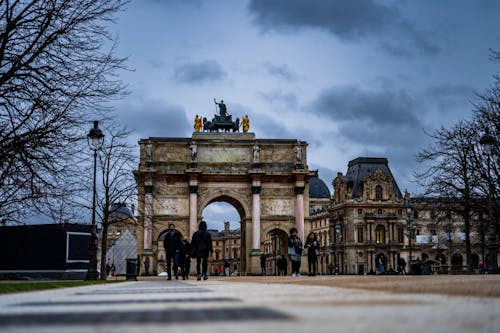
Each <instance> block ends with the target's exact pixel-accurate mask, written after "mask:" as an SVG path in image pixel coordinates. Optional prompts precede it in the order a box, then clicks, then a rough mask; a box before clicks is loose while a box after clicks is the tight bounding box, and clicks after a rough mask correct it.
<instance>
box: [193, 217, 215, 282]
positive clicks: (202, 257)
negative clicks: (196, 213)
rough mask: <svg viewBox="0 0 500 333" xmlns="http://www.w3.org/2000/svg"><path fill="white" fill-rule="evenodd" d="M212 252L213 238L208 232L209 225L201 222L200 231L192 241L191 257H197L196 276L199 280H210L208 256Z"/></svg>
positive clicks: (194, 235)
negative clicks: (208, 275)
mask: <svg viewBox="0 0 500 333" xmlns="http://www.w3.org/2000/svg"><path fill="white" fill-rule="evenodd" d="M212 252H213V248H212V236H211V235H210V233H209V232H208V231H207V223H206V222H205V221H201V222H200V224H199V226H198V231H196V232H195V233H194V234H193V238H192V239H191V256H192V257H196V274H197V275H198V280H201V278H203V280H206V279H208V277H207V267H208V262H207V261H208V255H209V254H211V253H212ZM200 265H201V272H200Z"/></svg>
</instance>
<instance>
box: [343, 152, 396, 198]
mask: <svg viewBox="0 0 500 333" xmlns="http://www.w3.org/2000/svg"><path fill="white" fill-rule="evenodd" d="M376 170H380V171H381V172H382V173H383V174H384V175H387V176H389V177H390V178H391V179H392V180H393V190H394V193H395V194H396V196H397V197H398V198H401V199H402V198H403V196H402V195H401V191H400V190H399V187H398V184H397V183H396V180H395V179H394V176H393V175H392V172H391V169H390V168H389V162H388V161H387V158H385V157H358V158H356V159H354V160H352V161H350V162H349V164H348V169H347V173H346V175H345V179H346V181H347V187H348V188H349V189H351V191H350V192H351V197H352V198H359V197H361V196H363V184H364V181H365V179H366V178H367V177H369V176H370V175H372V174H373V173H374V172H375V171H376Z"/></svg>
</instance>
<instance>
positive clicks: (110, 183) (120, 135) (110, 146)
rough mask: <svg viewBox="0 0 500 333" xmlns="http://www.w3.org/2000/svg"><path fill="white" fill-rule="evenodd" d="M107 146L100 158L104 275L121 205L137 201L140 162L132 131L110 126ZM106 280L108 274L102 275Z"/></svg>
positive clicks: (99, 204) (102, 263)
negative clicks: (112, 228) (112, 229)
mask: <svg viewBox="0 0 500 333" xmlns="http://www.w3.org/2000/svg"><path fill="white" fill-rule="evenodd" d="M104 132H105V133H106V136H105V141H104V145H103V147H102V149H101V152H100V154H99V164H100V169H101V180H102V184H101V191H100V192H101V196H100V197H99V201H98V206H99V217H100V221H101V227H102V237H101V272H105V271H106V254H107V236H108V227H109V225H110V224H111V223H113V222H116V220H115V219H113V218H112V216H113V215H114V214H115V213H116V212H117V210H118V209H119V208H120V206H119V205H116V204H117V203H126V202H130V201H132V199H135V198H136V196H137V195H136V191H137V187H136V183H135V179H134V175H133V170H134V169H135V168H136V167H137V163H138V158H137V154H135V153H134V149H136V147H135V146H132V145H131V144H130V143H128V142H127V138H128V136H129V135H130V133H131V131H129V130H127V128H126V127H121V128H114V127H113V126H108V127H107V128H105V130H104ZM101 279H103V280H105V279H106V274H101Z"/></svg>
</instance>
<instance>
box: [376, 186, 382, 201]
mask: <svg viewBox="0 0 500 333" xmlns="http://www.w3.org/2000/svg"><path fill="white" fill-rule="evenodd" d="M375 199H377V200H382V186H380V185H377V186H375Z"/></svg>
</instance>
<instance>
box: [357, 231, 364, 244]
mask: <svg viewBox="0 0 500 333" xmlns="http://www.w3.org/2000/svg"><path fill="white" fill-rule="evenodd" d="M358 243H363V227H358Z"/></svg>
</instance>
